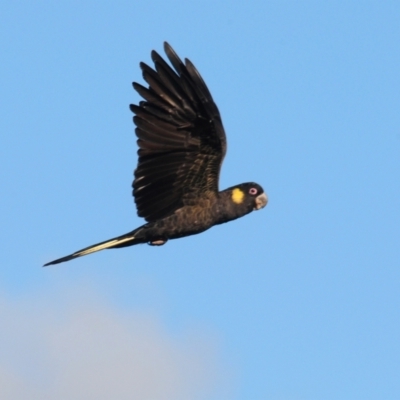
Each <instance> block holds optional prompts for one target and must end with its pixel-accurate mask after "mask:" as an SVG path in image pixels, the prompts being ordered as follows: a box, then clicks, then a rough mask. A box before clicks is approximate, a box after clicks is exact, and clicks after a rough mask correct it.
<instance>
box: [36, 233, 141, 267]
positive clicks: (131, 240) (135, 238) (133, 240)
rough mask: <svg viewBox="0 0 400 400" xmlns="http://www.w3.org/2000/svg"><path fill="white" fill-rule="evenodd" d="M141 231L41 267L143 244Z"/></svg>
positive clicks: (88, 248)
mask: <svg viewBox="0 0 400 400" xmlns="http://www.w3.org/2000/svg"><path fill="white" fill-rule="evenodd" d="M141 230H142V227H140V228H138V229H135V230H134V231H132V232H129V233H126V234H125V235H122V236H117V237H115V238H113V239H109V240H106V241H105V242H100V243H97V244H94V245H92V246H89V247H85V248H84V249H82V250H79V251H76V252H75V253H72V254H70V255H69V256H65V257H62V258H58V259H57V260H54V261H50V262H48V263H47V264H44V265H43V267H47V266H48V265H53V264H59V263H62V262H65V261H69V260H72V259H74V258H77V257H82V256H86V255H87V254H91V253H95V252H96V251H100V250H104V249H112V248H117V247H125V246H132V245H134V244H139V243H145V240H144V239H143V237H141V235H140V233H141Z"/></svg>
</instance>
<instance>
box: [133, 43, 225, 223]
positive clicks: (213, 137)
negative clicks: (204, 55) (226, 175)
mask: <svg viewBox="0 0 400 400" xmlns="http://www.w3.org/2000/svg"><path fill="white" fill-rule="evenodd" d="M164 50H165V53H166V54H167V56H168V59H169V61H170V62H171V64H172V66H173V68H174V69H172V68H171V67H170V66H169V65H168V64H167V63H166V62H165V61H164V60H163V59H162V58H161V56H160V55H159V54H157V53H156V52H155V51H152V53H151V57H152V60H153V61H154V65H155V69H154V70H153V69H152V68H150V67H149V66H148V65H146V64H144V63H140V67H141V69H142V71H143V78H144V80H145V81H146V82H147V83H148V85H149V87H148V88H145V87H144V86H142V85H140V84H138V83H133V87H134V88H135V90H136V91H137V92H138V93H139V94H140V95H141V96H142V97H143V98H144V101H141V102H140V103H139V105H131V106H130V109H131V110H132V111H133V112H134V113H135V114H136V115H135V116H134V117H133V120H134V123H135V124H136V130H135V132H136V135H137V137H138V141H137V143H138V146H139V150H138V156H139V161H138V166H137V168H136V170H135V179H134V181H133V184H132V187H133V196H134V197H135V203H136V207H137V211H138V215H139V216H140V217H144V218H145V219H146V220H147V221H148V222H152V221H156V220H158V219H160V218H163V217H165V216H167V215H169V214H171V213H173V212H174V211H175V210H177V209H178V208H180V207H182V206H183V205H185V204H195V203H196V199H198V198H199V197H200V196H202V197H204V196H215V195H216V194H217V192H218V180H219V172H220V168H221V164H222V161H223V158H224V156H225V152H226V137H225V132H224V128H223V126H222V121H221V117H220V114H219V111H218V108H217V106H216V105H215V103H214V101H213V99H212V96H211V94H210V92H209V90H208V88H207V86H206V84H205V83H204V81H203V79H202V77H201V76H200V74H199V73H198V71H197V70H196V68H195V67H194V65H193V64H192V63H191V62H190V61H189V60H188V59H185V64H184V63H183V62H182V61H181V60H180V58H179V57H178V56H177V54H176V53H175V51H174V50H173V49H172V47H171V46H170V45H169V44H168V43H166V42H165V43H164Z"/></svg>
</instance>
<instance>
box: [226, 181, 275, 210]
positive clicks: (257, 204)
mask: <svg viewBox="0 0 400 400" xmlns="http://www.w3.org/2000/svg"><path fill="white" fill-rule="evenodd" d="M228 190H230V191H231V200H232V202H233V203H234V204H237V205H238V206H242V207H245V208H246V209H247V210H249V211H253V210H260V209H261V208H264V207H265V206H266V205H267V203H268V197H267V195H266V193H264V189H263V188H262V187H261V186H260V185H259V184H258V183H254V182H247V183H242V184H240V185H237V186H234V187H231V188H229V189H228Z"/></svg>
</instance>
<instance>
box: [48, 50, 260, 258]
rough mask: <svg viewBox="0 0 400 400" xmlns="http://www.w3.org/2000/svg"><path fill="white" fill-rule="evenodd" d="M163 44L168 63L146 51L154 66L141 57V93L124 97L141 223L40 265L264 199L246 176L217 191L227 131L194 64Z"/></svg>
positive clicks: (253, 206) (157, 235)
mask: <svg viewBox="0 0 400 400" xmlns="http://www.w3.org/2000/svg"><path fill="white" fill-rule="evenodd" d="M164 50H165V53H166V55H167V57H168V59H169V61H170V63H171V64H172V67H173V68H171V67H170V66H169V65H168V64H167V63H166V62H165V61H164V60H163V59H162V58H161V56H160V55H159V54H158V53H157V52H155V51H152V53H151V57H152V60H153V62H154V67H155V69H152V68H150V67H149V66H148V65H146V64H144V63H140V67H141V69H142V71H143V78H144V80H145V81H146V82H147V84H148V88H146V87H144V86H142V85H140V84H138V83H133V87H134V89H135V90H136V91H137V92H138V93H139V94H140V96H141V97H143V99H144V101H141V102H139V105H133V104H131V105H130V109H131V111H132V112H133V113H134V114H135V116H134V117H133V121H134V123H135V125H136V130H135V132H136V136H137V137H138V140H137V144H138V147H139V150H138V156H139V160H138V166H137V168H136V170H135V173H134V181H133V184H132V187H133V196H134V199H135V203H136V208H137V212H138V215H139V216H140V217H143V218H145V220H146V221H147V223H146V224H145V225H143V226H141V227H139V228H137V229H135V230H133V231H132V232H129V233H127V234H125V235H122V236H118V237H116V238H113V239H110V240H107V241H105V242H101V243H98V244H95V245H93V246H89V247H87V248H85V249H82V250H79V251H77V252H75V253H73V254H71V255H69V256H66V257H63V258H60V259H57V260H55V261H52V262H49V263H47V264H45V265H51V264H57V263H60V262H64V261H68V260H71V259H73V258H76V257H80V256H83V255H86V254H90V253H93V252H96V251H99V250H103V249H109V248H119V247H126V246H131V245H134V244H138V243H149V244H151V245H161V244H164V243H165V242H166V241H167V240H169V239H176V238H180V237H184V236H189V235H193V234H197V233H200V232H203V231H205V230H206V229H208V228H210V227H212V226H214V225H217V224H221V223H224V222H228V221H231V220H233V219H236V218H239V217H242V216H244V215H246V214H248V213H250V212H251V211H253V210H258V209H260V208H262V207H264V206H265V205H266V204H267V196H266V194H265V193H264V191H263V189H262V187H261V186H260V185H258V184H256V183H253V182H250V183H243V184H240V185H237V186H234V187H231V188H228V189H225V190H223V191H221V192H219V189H218V181H219V174H220V169H221V165H222V161H223V158H224V156H225V153H226V136H225V131H224V128H223V126H222V121H221V116H220V114H219V111H218V108H217V106H216V104H215V103H214V101H213V99H212V96H211V94H210V92H209V90H208V88H207V86H206V84H205V83H204V81H203V79H202V77H201V76H200V74H199V73H198V71H197V70H196V68H195V67H194V65H193V64H192V63H191V62H190V61H189V60H188V59H185V63H183V62H182V61H181V60H180V58H179V57H178V56H177V54H176V53H175V52H174V50H173V49H172V47H171V46H170V45H169V44H168V43H164Z"/></svg>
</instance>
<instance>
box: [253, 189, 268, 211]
mask: <svg viewBox="0 0 400 400" xmlns="http://www.w3.org/2000/svg"><path fill="white" fill-rule="evenodd" d="M267 203H268V197H267V195H266V194H265V193H262V194H260V195H258V196H257V197H256V207H255V210H260V209H261V208H264V207H265V206H266V205H267Z"/></svg>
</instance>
